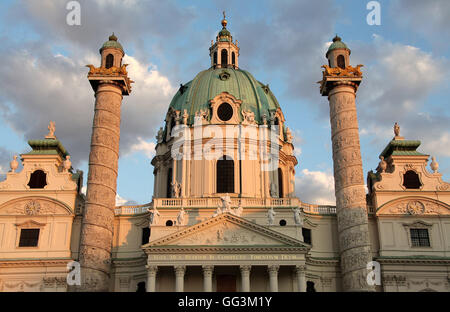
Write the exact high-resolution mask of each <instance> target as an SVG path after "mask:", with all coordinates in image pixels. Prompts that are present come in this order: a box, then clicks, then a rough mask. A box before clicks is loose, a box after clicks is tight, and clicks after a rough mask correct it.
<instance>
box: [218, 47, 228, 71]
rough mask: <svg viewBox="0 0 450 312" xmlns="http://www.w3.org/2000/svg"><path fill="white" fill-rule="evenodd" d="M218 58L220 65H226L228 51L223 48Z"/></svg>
mask: <svg viewBox="0 0 450 312" xmlns="http://www.w3.org/2000/svg"><path fill="white" fill-rule="evenodd" d="M220 58H221V60H220V61H221V65H222V67H227V65H228V51H227V50H225V49H223V50H222V52H221V53H220Z"/></svg>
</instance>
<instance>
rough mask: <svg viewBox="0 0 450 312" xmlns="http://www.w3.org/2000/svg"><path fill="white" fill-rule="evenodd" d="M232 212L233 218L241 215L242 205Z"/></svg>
mask: <svg viewBox="0 0 450 312" xmlns="http://www.w3.org/2000/svg"><path fill="white" fill-rule="evenodd" d="M233 210H234V212H233V214H234V215H235V216H238V217H240V216H241V215H242V211H243V210H244V209H243V208H242V205H241V204H239V206H238V207H237V208H235V209H233Z"/></svg>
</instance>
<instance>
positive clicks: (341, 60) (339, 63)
mask: <svg viewBox="0 0 450 312" xmlns="http://www.w3.org/2000/svg"><path fill="white" fill-rule="evenodd" d="M337 66H338V67H340V68H342V69H344V68H345V58H344V56H343V55H338V57H337Z"/></svg>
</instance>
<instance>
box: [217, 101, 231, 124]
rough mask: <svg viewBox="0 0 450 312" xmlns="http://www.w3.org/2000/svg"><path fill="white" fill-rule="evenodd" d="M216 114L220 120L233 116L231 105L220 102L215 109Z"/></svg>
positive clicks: (226, 119)
mask: <svg viewBox="0 0 450 312" xmlns="http://www.w3.org/2000/svg"><path fill="white" fill-rule="evenodd" d="M217 115H218V116H219V118H220V120H222V121H228V120H230V119H231V117H233V107H231V105H230V104H228V103H223V104H220V106H219V108H218V109H217Z"/></svg>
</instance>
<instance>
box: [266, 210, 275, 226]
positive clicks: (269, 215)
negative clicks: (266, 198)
mask: <svg viewBox="0 0 450 312" xmlns="http://www.w3.org/2000/svg"><path fill="white" fill-rule="evenodd" d="M276 214H277V213H276V212H275V211H274V210H273V207H270V209H269V210H268V211H267V221H268V222H269V225H273V223H274V221H275V215H276Z"/></svg>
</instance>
